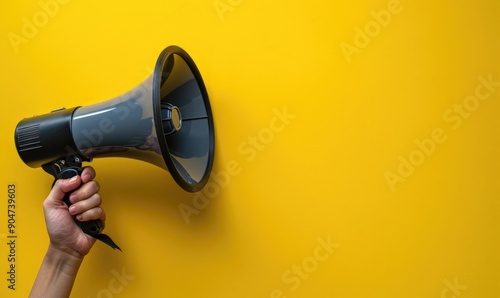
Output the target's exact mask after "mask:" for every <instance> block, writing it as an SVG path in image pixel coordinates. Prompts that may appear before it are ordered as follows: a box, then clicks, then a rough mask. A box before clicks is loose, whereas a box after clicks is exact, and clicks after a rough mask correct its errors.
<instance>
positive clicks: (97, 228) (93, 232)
mask: <svg viewBox="0 0 500 298" xmlns="http://www.w3.org/2000/svg"><path fill="white" fill-rule="evenodd" d="M82 171H83V169H82V168H80V167H68V168H65V169H63V170H62V171H61V172H60V173H59V174H57V177H56V179H69V178H72V177H74V176H79V175H81V174H82ZM80 186H82V185H81V184H80ZM80 186H79V187H78V188H80ZM78 188H77V189H78ZM70 195H71V193H66V194H65V195H64V198H63V201H64V203H66V205H68V207H69V206H71V202H70V201H69V196H70ZM73 219H74V220H75V223H76V224H77V225H78V226H79V227H80V229H82V231H83V232H84V233H85V234H88V235H90V236H93V237H95V236H97V235H99V234H100V233H101V232H102V230H103V229H104V226H103V225H102V222H101V221H100V220H97V219H96V220H89V221H79V220H78V219H76V216H74V217H73Z"/></svg>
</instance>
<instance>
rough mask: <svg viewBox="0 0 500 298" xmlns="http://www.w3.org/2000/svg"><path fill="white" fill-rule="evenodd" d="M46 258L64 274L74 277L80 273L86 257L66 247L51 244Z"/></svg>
mask: <svg viewBox="0 0 500 298" xmlns="http://www.w3.org/2000/svg"><path fill="white" fill-rule="evenodd" d="M45 258H46V260H47V261H48V262H50V263H52V265H53V266H54V267H55V268H59V270H61V272H62V273H65V274H68V275H74V274H76V272H78V269H79V268H80V265H81V264H82V261H83V258H84V256H83V255H81V254H79V253H77V252H75V251H72V250H71V249H66V248H64V247H59V246H56V245H54V244H52V243H50V244H49V248H48V249H47V253H46V255H45Z"/></svg>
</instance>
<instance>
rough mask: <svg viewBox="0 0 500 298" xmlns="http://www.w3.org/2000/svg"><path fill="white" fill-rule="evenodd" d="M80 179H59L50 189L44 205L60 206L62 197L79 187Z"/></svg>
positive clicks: (77, 177)
mask: <svg viewBox="0 0 500 298" xmlns="http://www.w3.org/2000/svg"><path fill="white" fill-rule="evenodd" d="M80 181H81V180H80V177H79V176H75V177H72V178H70V179H59V180H57V181H56V183H55V184H54V187H52V190H51V191H50V193H49V195H48V196H47V199H46V200H45V204H48V205H52V204H60V203H61V201H62V199H63V198H64V195H65V194H66V193H68V192H71V191H72V190H74V189H76V188H78V186H80Z"/></svg>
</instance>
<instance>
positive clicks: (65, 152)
mask: <svg viewBox="0 0 500 298" xmlns="http://www.w3.org/2000/svg"><path fill="white" fill-rule="evenodd" d="M214 138H215V135H214V124H213V119H212V112H211V107H210V102H209V98H208V94H207V91H206V88H205V85H204V83H203V79H202V77H201V75H200V73H199V71H198V69H197V67H196V65H195V64H194V62H193V60H192V59H191V57H190V56H189V55H188V54H187V53H186V52H185V51H184V50H182V49H181V48H179V47H176V46H170V47H167V48H166V49H165V50H163V52H162V53H161V54H160V56H159V58H158V60H157V63H156V66H155V70H154V72H153V74H151V76H150V77H148V78H147V79H146V80H145V81H144V82H142V83H141V84H139V85H138V86H137V87H136V88H134V89H132V90H130V91H128V92H126V93H125V94H123V95H121V96H118V97H116V98H113V99H110V100H107V101H104V102H100V103H97V104H93V105H90V106H84V107H75V108H70V109H59V110H55V111H52V112H51V113H48V114H44V115H40V116H34V117H31V118H26V119H24V120H22V121H20V122H19V124H18V125H17V127H16V130H15V144H16V148H17V151H18V153H19V156H20V157H21V159H22V160H23V161H24V162H25V163H26V164H27V165H29V166H31V167H42V168H43V169H44V170H45V171H47V172H48V173H50V174H52V175H53V176H54V177H55V178H56V179H57V178H62V177H65V178H67V177H69V176H72V175H76V174H78V173H79V172H78V171H79V170H78V169H81V166H82V162H83V161H91V160H93V159H94V158H100V157H126V158H133V159H137V160H141V161H145V162H148V163H151V164H153V165H156V166H159V167H161V168H163V169H165V170H168V171H169V172H170V174H171V175H172V177H173V178H174V180H175V181H176V182H177V184H178V185H179V186H181V187H182V188H183V189H184V190H186V191H189V192H195V191H199V190H201V189H202V188H203V187H204V186H205V184H206V183H207V181H208V178H209V176H210V172H211V169H212V165H213V158H214V143H215V142H214ZM68 169H69V170H68ZM62 173H64V174H62ZM98 229H99V231H97V230H98ZM92 230H96V231H89V234H90V233H93V234H99V233H100V230H102V227H93V228H92Z"/></svg>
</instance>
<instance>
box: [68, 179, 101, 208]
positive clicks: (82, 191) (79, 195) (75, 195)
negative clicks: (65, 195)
mask: <svg viewBox="0 0 500 298" xmlns="http://www.w3.org/2000/svg"><path fill="white" fill-rule="evenodd" d="M100 188H101V187H100V185H99V183H98V182H97V181H95V180H92V181H89V182H87V183H85V184H83V185H82V186H81V187H80V188H79V189H77V190H75V191H73V192H72V193H71V195H70V196H69V201H70V202H71V204H75V203H78V202H80V201H82V200H85V199H88V198H90V197H91V196H92V195H93V194H96V193H97V192H98V191H99V189H100Z"/></svg>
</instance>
